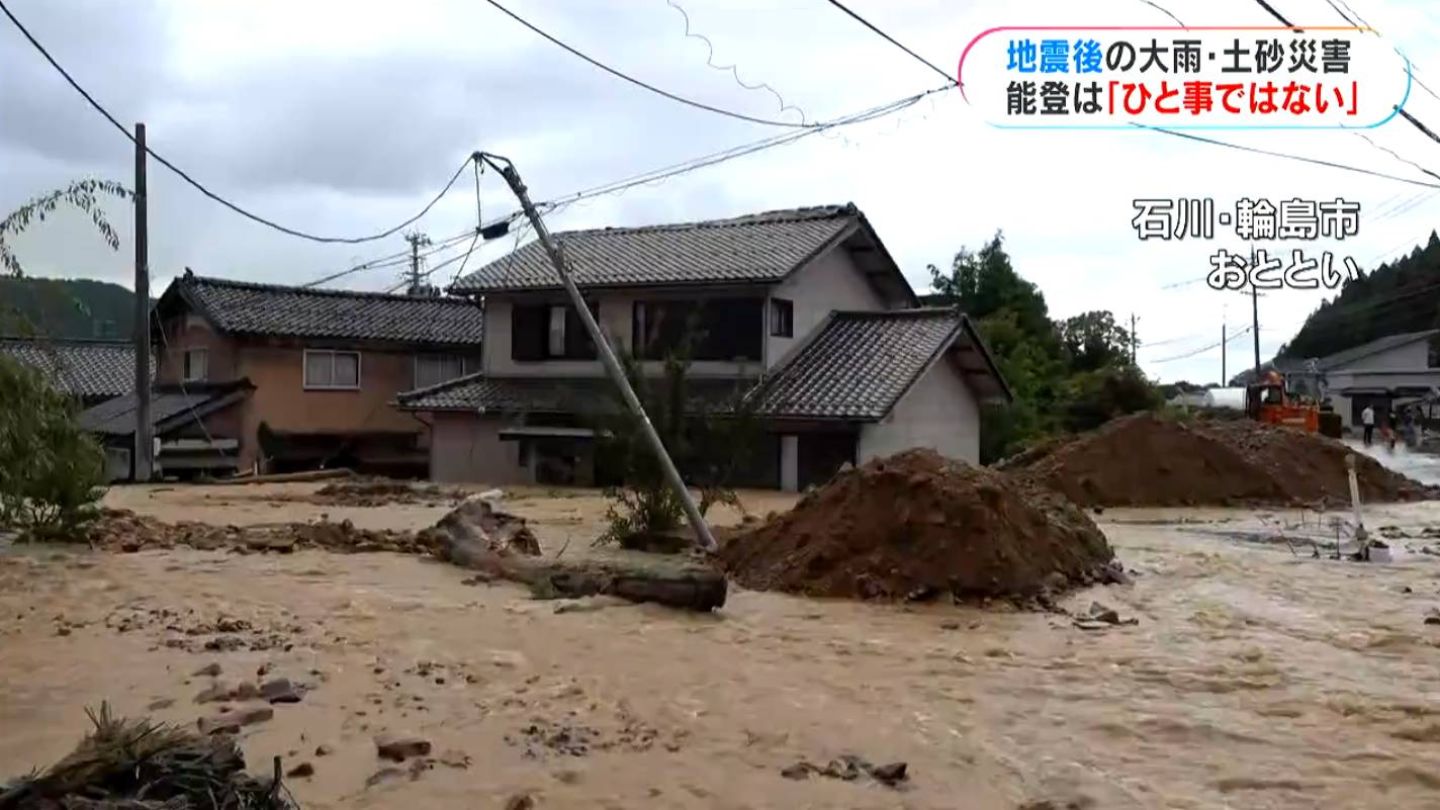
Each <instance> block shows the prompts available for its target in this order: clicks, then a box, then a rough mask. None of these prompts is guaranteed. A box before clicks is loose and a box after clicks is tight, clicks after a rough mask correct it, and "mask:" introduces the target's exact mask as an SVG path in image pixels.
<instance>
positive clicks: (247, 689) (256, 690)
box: [233, 681, 260, 700]
mask: <svg viewBox="0 0 1440 810" xmlns="http://www.w3.org/2000/svg"><path fill="white" fill-rule="evenodd" d="M233 697H234V699H235V700H255V699H256V698H259V697H260V687H258V686H256V685H255V684H253V683H251V682H250V681H244V682H243V683H241V684H240V685H239V686H237V687H235V693H234V695H233Z"/></svg>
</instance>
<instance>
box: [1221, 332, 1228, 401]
mask: <svg viewBox="0 0 1440 810" xmlns="http://www.w3.org/2000/svg"><path fill="white" fill-rule="evenodd" d="M1229 384H1230V377H1229V375H1227V374H1226V373H1225V322H1224V321H1221V322H1220V387H1221V388H1224V387H1225V386H1227V385H1229Z"/></svg>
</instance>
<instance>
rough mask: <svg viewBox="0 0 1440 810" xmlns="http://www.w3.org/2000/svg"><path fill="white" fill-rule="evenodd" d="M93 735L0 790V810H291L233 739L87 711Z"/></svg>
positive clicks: (280, 788)
mask: <svg viewBox="0 0 1440 810" xmlns="http://www.w3.org/2000/svg"><path fill="white" fill-rule="evenodd" d="M87 714H89V715H90V720H91V722H92V723H94V725H95V729H94V731H92V732H91V733H90V734H89V735H87V736H86V737H85V739H84V740H82V741H81V742H80V745H79V746H77V747H76V748H75V750H74V751H73V752H72V753H71V754H70V755H69V756H67V757H65V758H64V759H62V760H60V761H59V762H57V763H55V764H54V765H52V766H51V767H50V768H49V769H48V770H46V771H45V772H44V773H40V774H36V775H32V776H28V777H24V778H22V779H19V780H16V781H15V782H13V783H11V784H10V785H8V786H0V808H5V810H11V809H12V808H14V810H30V809H31V808H35V809H36V810H39V809H40V808H47V810H48V808H60V807H63V808H75V809H76V810H79V809H80V808H84V809H85V810H92V809H93V810H121V809H122V808H123V810H192V808H193V810H200V808H253V810H290V809H291V808H294V807H296V805H295V803H294V802H293V801H292V800H291V799H290V796H289V792H288V791H286V790H285V789H284V786H283V785H281V784H280V783H279V781H278V780H275V781H271V780H262V779H257V778H255V777H253V776H250V775H249V774H247V773H246V771H245V757H244V755H243V754H242V753H241V751H240V747H239V746H238V745H237V744H236V743H235V739H234V737H233V736H229V735H216V736H208V735H206V736H202V735H199V734H196V733H194V732H191V731H188V730H184V729H180V728H176V727H172V726H165V725H160V724H155V723H152V722H150V721H148V720H125V719H117V718H114V717H112V716H111V714H110V707H109V706H108V705H105V704H102V705H101V707H100V710H99V712H98V713H96V712H89V711H87Z"/></svg>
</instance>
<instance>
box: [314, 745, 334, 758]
mask: <svg viewBox="0 0 1440 810" xmlns="http://www.w3.org/2000/svg"><path fill="white" fill-rule="evenodd" d="M333 753H335V747H334V746H332V745H323V744H322V745H317V746H315V756H317V757H328V756H330V755H331V754H333Z"/></svg>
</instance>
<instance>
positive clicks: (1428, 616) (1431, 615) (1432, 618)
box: [1425, 608, 1440, 624]
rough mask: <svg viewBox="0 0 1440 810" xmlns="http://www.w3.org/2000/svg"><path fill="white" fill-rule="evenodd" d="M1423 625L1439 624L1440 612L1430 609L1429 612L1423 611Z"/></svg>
mask: <svg viewBox="0 0 1440 810" xmlns="http://www.w3.org/2000/svg"><path fill="white" fill-rule="evenodd" d="M1425 623H1426V624H1440V610H1437V609H1435V608H1430V609H1429V610H1427V611H1425Z"/></svg>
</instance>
